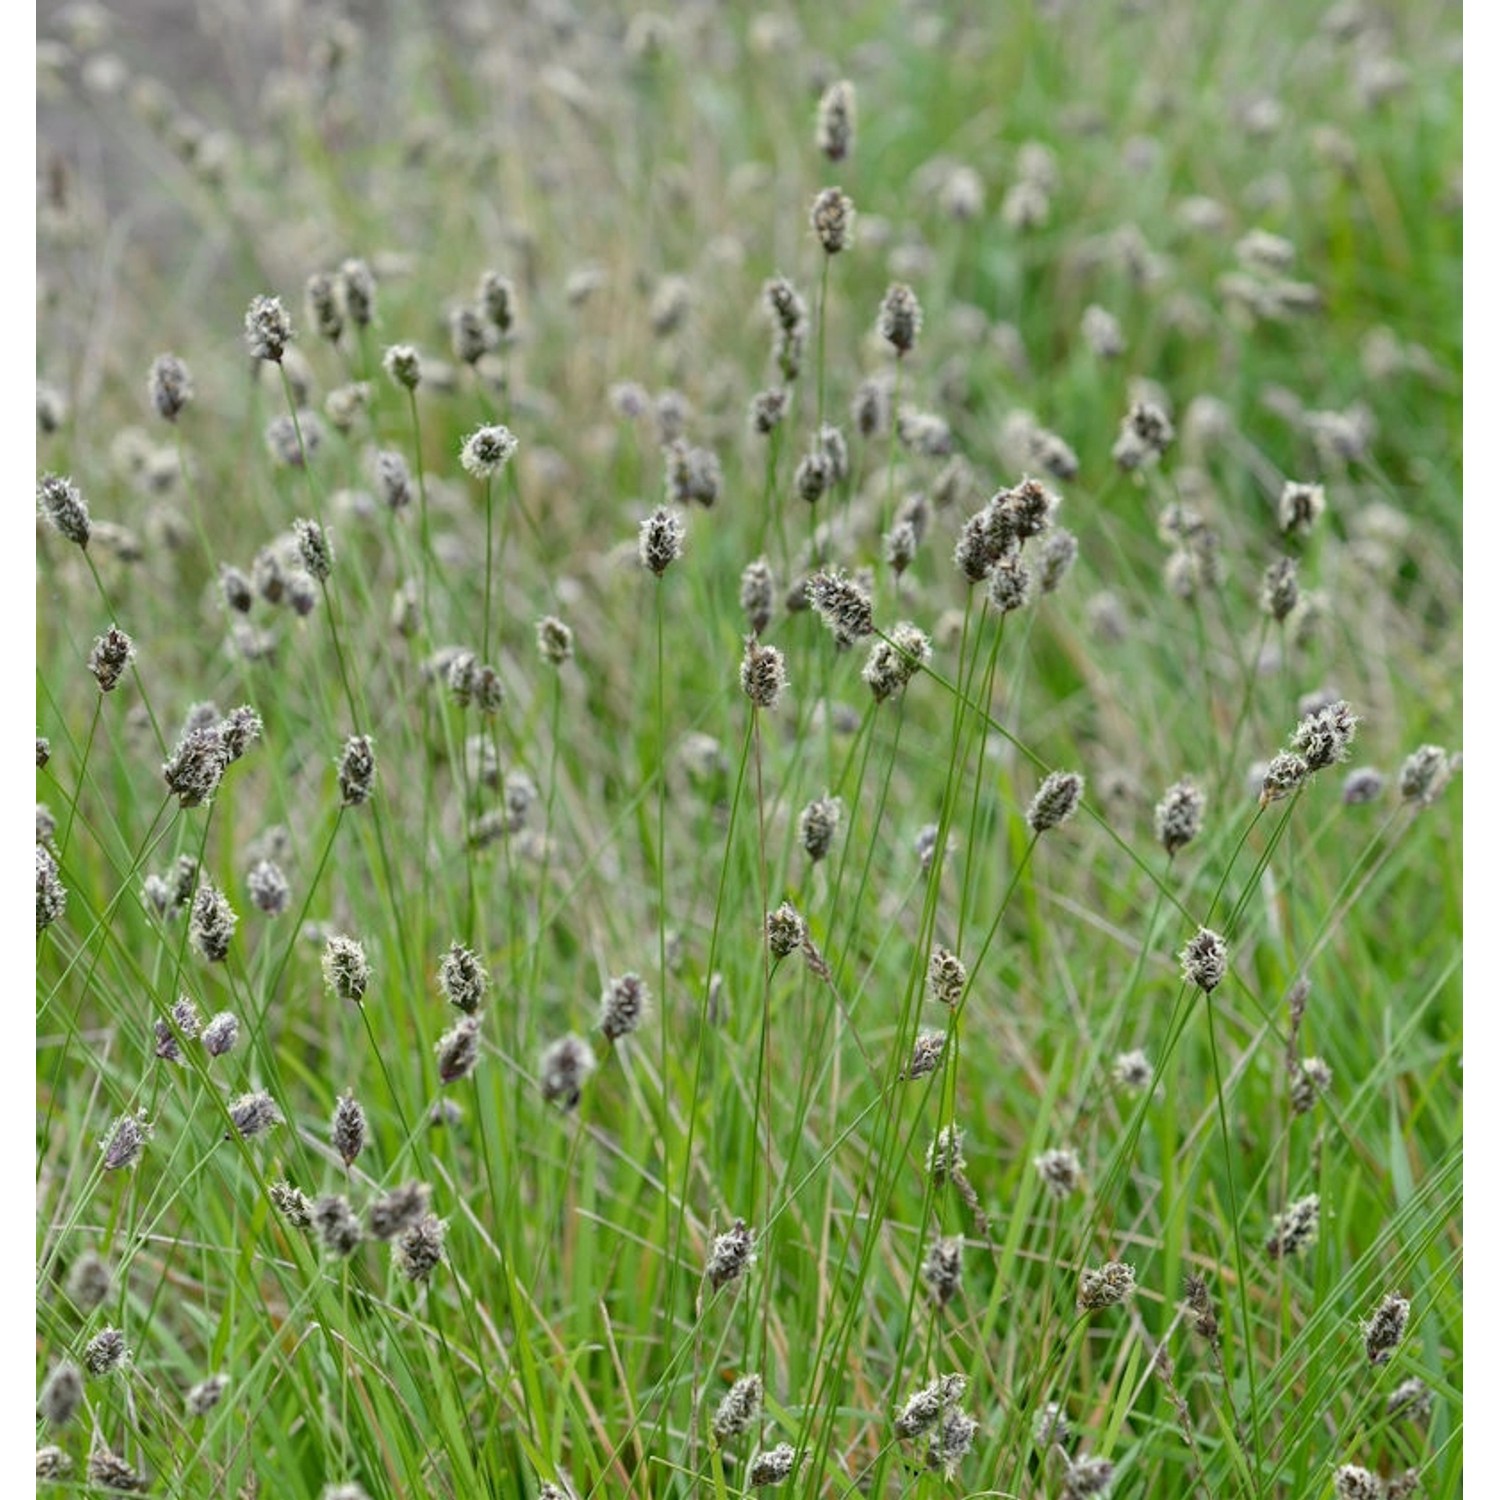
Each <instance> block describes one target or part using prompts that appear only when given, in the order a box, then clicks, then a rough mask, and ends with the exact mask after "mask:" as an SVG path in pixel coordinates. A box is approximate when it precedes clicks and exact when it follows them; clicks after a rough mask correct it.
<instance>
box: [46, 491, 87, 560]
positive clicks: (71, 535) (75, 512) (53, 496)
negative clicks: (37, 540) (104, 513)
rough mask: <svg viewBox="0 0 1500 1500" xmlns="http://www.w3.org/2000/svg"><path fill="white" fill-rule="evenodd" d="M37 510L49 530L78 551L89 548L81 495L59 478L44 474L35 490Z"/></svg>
mask: <svg viewBox="0 0 1500 1500" xmlns="http://www.w3.org/2000/svg"><path fill="white" fill-rule="evenodd" d="M36 503H37V509H38V510H39V511H40V512H41V513H42V515H44V516H45V517H46V518H47V520H48V521H49V522H51V524H52V526H53V529H54V530H56V531H58V532H60V533H61V534H62V535H63V536H65V537H66V538H67V539H68V540H69V541H70V542H76V543H77V544H78V545H79V546H80V547H87V546H88V544H89V508H88V506H87V505H86V504H84V499H83V492H82V491H81V490H80V489H79V488H78V486H77V485H76V484H74V483H73V481H72V480H71V479H67V478H64V477H63V476H62V475H61V474H44V475H43V476H42V478H41V480H40V482H39V483H38V484H37V487H36Z"/></svg>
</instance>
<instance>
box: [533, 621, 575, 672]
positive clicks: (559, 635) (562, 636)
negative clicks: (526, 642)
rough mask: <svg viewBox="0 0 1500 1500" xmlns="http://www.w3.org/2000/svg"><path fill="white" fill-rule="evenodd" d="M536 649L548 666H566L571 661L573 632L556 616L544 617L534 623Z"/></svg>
mask: <svg viewBox="0 0 1500 1500" xmlns="http://www.w3.org/2000/svg"><path fill="white" fill-rule="evenodd" d="M536 649H537V650H538V651H539V652H540V653H541V657H542V660H543V661H545V662H547V663H548V664H549V665H551V666H554V667H562V666H566V665H567V664H568V662H570V661H571V660H572V659H573V632H572V631H571V630H570V629H569V628H568V626H566V625H565V624H564V623H563V622H562V621H561V620H559V619H558V618H557V616H556V615H545V616H543V618H542V619H540V620H538V621H537V622H536Z"/></svg>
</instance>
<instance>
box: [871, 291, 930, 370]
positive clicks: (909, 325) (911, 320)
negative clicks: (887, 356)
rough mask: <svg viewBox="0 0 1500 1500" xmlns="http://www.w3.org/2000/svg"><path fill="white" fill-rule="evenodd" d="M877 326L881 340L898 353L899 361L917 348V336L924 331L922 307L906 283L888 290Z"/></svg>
mask: <svg viewBox="0 0 1500 1500" xmlns="http://www.w3.org/2000/svg"><path fill="white" fill-rule="evenodd" d="M875 326H876V328H877V329H878V330H879V332H880V336H881V338H883V339H884V340H885V341H886V343H888V344H889V345H890V346H891V348H892V349H894V350H895V351H896V358H897V359H900V358H901V357H902V356H904V355H907V354H910V353H911V351H912V350H913V349H914V348H916V344H917V335H918V334H919V333H921V331H922V306H921V303H919V302H918V301H917V294H916V293H915V292H914V291H912V289H911V288H910V287H909V286H907V285H906V284H905V282H901V281H897V282H893V283H892V284H891V286H890V287H889V288H887V290H886V294H885V297H884V299H883V300H882V301H881V304H880V318H879V320H878V322H877V323H876V325H875Z"/></svg>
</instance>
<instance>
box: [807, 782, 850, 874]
mask: <svg viewBox="0 0 1500 1500" xmlns="http://www.w3.org/2000/svg"><path fill="white" fill-rule="evenodd" d="M843 817H844V804H843V802H842V801H841V800H840V799H839V798H837V797H832V796H822V797H815V798H814V799H813V800H812V801H811V802H809V803H808V804H807V806H806V807H804V808H803V809H802V812H801V815H800V816H799V817H798V819H797V838H798V841H799V842H800V843H801V845H802V848H803V849H804V850H805V851H806V854H807V857H808V858H809V859H810V860H812V861H813V863H814V864H816V863H817V862H818V861H819V860H820V859H825V858H826V857H827V855H828V851H829V850H830V849H831V848H832V847H833V840H834V837H835V835H836V834H837V833H838V831H839V824H840V822H842V821H843Z"/></svg>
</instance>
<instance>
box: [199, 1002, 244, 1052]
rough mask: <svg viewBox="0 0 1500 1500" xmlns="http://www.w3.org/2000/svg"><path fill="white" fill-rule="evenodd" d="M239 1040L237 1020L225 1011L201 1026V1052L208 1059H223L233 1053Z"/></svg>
mask: <svg viewBox="0 0 1500 1500" xmlns="http://www.w3.org/2000/svg"><path fill="white" fill-rule="evenodd" d="M239 1039H240V1023H239V1019H238V1017H236V1016H235V1015H233V1014H232V1013H231V1012H229V1011H227V1010H221V1011H220V1012H219V1013H218V1014H217V1015H216V1016H213V1017H211V1018H210V1019H209V1020H207V1021H205V1022H204V1024H203V1050H204V1051H205V1052H207V1053H208V1055H209V1056H210V1057H223V1056H225V1055H226V1054H227V1053H230V1052H233V1051H234V1046H235V1043H236V1042H238V1041H239Z"/></svg>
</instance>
